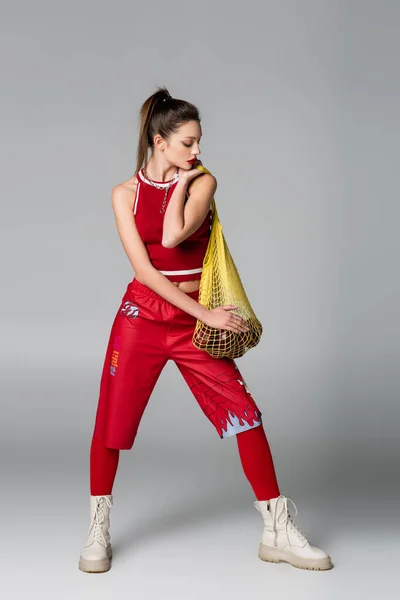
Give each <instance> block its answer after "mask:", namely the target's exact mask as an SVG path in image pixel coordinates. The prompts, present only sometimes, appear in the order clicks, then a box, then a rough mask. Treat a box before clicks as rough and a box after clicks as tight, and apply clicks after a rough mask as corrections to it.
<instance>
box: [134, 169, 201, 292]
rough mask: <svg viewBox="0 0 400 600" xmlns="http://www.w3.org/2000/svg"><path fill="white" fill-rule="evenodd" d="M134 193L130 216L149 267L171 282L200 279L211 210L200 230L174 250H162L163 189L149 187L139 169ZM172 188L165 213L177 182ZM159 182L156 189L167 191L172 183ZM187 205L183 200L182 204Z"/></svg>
mask: <svg viewBox="0 0 400 600" xmlns="http://www.w3.org/2000/svg"><path fill="white" fill-rule="evenodd" d="M136 179H137V190H136V197H135V203H134V208H133V213H134V215H135V222H136V227H137V230H138V233H139V235H140V237H141V239H142V241H143V243H144V245H145V246H146V249H147V252H148V253H149V258H150V261H151V263H152V265H153V266H154V267H155V268H156V269H158V270H159V271H160V272H161V273H162V274H163V275H165V277H167V278H168V279H169V280H170V281H190V280H194V279H200V277H201V271H202V270H203V259H204V255H205V253H206V250H207V246H208V240H209V238H210V229H211V222H212V210H211V205H210V210H209V212H208V214H207V216H206V218H205V219H204V221H203V223H202V224H201V225H200V227H199V228H198V229H197V230H196V231H195V232H193V233H192V234H191V235H190V236H189V237H187V238H186V239H185V240H183V242H181V243H180V244H178V245H177V246H175V248H164V246H163V245H162V244H161V240H162V232H163V223H164V215H165V212H164V213H160V209H161V205H162V201H163V199H164V195H165V189H162V190H159V189H158V188H156V187H154V186H153V185H151V183H150V182H149V180H148V179H147V178H146V177H145V175H144V170H143V169H141V170H140V171H139V172H138V173H137V175H136ZM173 179H176V181H174V183H173V184H172V185H171V187H170V189H169V191H168V196H167V202H166V205H165V210H166V209H167V206H168V202H169V199H170V198H171V196H172V193H173V191H174V189H175V186H176V184H177V182H178V178H176V177H174V178H173ZM173 179H170V180H169V181H164V182H159V181H155V183H157V184H158V185H161V186H163V188H166V187H167V185H168V184H169V183H170V182H171V181H173ZM185 202H186V200H185Z"/></svg>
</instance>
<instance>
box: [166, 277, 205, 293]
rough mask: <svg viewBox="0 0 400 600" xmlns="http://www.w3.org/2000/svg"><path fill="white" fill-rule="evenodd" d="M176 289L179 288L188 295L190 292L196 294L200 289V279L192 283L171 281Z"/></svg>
mask: <svg viewBox="0 0 400 600" xmlns="http://www.w3.org/2000/svg"><path fill="white" fill-rule="evenodd" d="M171 283H173V284H174V285H176V287H178V288H179V289H180V290H182V292H185V294H188V293H189V292H194V291H195V290H198V289H199V287H200V279H195V280H192V281H171Z"/></svg>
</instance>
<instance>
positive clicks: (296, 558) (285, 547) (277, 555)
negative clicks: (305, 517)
mask: <svg viewBox="0 0 400 600" xmlns="http://www.w3.org/2000/svg"><path fill="white" fill-rule="evenodd" d="M288 500H290V498H286V496H282V495H280V496H278V497H277V498H271V499H270V500H257V501H256V502H254V506H255V507H256V509H257V510H258V511H259V512H260V513H261V514H262V516H263V518H264V532H263V535H262V540H261V544H260V549H259V552H258V556H259V557H260V558H261V560H265V561H268V562H279V561H281V560H283V561H285V562H288V563H290V564H291V565H293V566H294V567H297V568H299V569H311V570H315V571H323V570H326V569H331V568H332V563H331V558H330V556H329V555H328V554H326V552H324V551H323V550H320V549H319V548H316V547H315V546H312V545H311V544H310V543H309V542H308V540H307V538H306V537H305V535H304V534H303V533H302V532H301V531H300V530H299V529H298V528H297V527H296V525H295V524H294V522H293V520H292V517H291V515H290V514H289V512H288V506H287V501H288ZM290 502H291V503H292V504H293V506H294V507H295V509H296V514H295V516H296V515H297V508H296V505H295V503H294V502H293V500H290Z"/></svg>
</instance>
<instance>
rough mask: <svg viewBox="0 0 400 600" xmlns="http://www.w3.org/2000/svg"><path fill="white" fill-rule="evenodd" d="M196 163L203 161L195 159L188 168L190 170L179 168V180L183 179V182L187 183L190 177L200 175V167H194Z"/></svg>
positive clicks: (199, 163)
mask: <svg viewBox="0 0 400 600" xmlns="http://www.w3.org/2000/svg"><path fill="white" fill-rule="evenodd" d="M197 165H203V163H202V162H201V160H200V159H197V160H196V162H195V163H194V164H193V166H192V168H191V169H190V171H186V170H185V169H179V171H178V173H179V181H183V182H185V183H189V181H191V180H192V179H194V178H195V177H197V176H198V175H202V174H203V171H200V169H196V166H197Z"/></svg>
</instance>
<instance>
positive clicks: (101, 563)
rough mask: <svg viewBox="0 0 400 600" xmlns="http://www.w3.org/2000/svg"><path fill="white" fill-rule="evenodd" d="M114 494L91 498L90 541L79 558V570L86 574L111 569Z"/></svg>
mask: <svg viewBox="0 0 400 600" xmlns="http://www.w3.org/2000/svg"><path fill="white" fill-rule="evenodd" d="M112 504H113V497H112V494H108V495H106V496H90V526H89V532H88V540H87V542H86V545H85V547H84V549H83V551H82V553H81V556H80V558H79V568H80V570H81V571H85V572H86V573H104V571H108V570H109V569H110V567H111V558H112V550H111V541H110V534H109V531H108V529H109V527H110V508H111V506H112Z"/></svg>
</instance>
